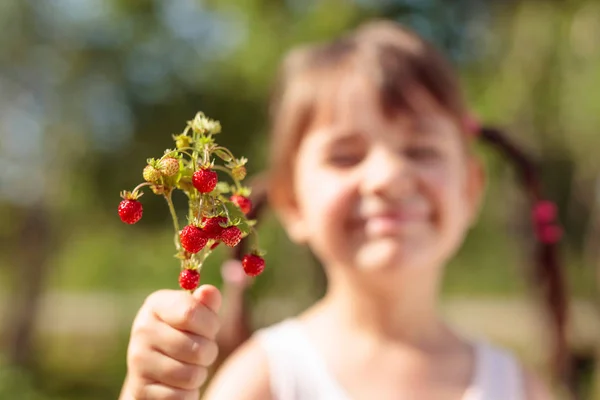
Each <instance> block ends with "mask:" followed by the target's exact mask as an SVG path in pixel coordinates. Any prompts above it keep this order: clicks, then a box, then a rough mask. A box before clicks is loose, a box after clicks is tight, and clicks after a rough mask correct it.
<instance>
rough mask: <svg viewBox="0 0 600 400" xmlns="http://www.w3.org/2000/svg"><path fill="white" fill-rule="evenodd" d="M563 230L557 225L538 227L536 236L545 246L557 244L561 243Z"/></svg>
mask: <svg viewBox="0 0 600 400" xmlns="http://www.w3.org/2000/svg"><path fill="white" fill-rule="evenodd" d="M562 235H563V230H562V228H561V227H560V226H558V225H556V224H548V225H541V226H538V228H537V232H536V236H537V238H538V240H539V241H540V242H542V243H544V244H555V243H558V242H559V241H560V239H561V238H562Z"/></svg>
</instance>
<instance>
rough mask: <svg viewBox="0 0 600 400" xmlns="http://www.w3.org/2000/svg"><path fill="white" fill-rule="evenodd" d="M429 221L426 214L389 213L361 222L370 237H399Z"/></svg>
mask: <svg viewBox="0 0 600 400" xmlns="http://www.w3.org/2000/svg"><path fill="white" fill-rule="evenodd" d="M427 221H428V216H427V215H426V214H424V213H389V214H377V215H373V216H369V217H366V218H364V219H362V220H361V223H360V225H362V227H363V229H364V230H365V232H366V234H367V235H368V236H375V237H378V236H397V235H398V234H402V233H407V232H409V231H410V230H411V229H414V228H417V227H419V226H422V225H423V224H424V223H426V222H427Z"/></svg>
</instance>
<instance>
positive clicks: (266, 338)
mask: <svg viewBox="0 0 600 400" xmlns="http://www.w3.org/2000/svg"><path fill="white" fill-rule="evenodd" d="M255 337H256V339H257V340H258V342H259V344H260V345H261V347H262V348H263V349H264V351H265V352H266V355H267V360H268V365H269V374H270V381H271V394H272V396H273V398H274V399H275V400H351V399H350V398H349V397H348V395H347V394H346V393H344V390H343V388H342V387H341V386H340V385H339V384H338V383H337V382H336V380H335V379H334V378H333V377H332V376H331V374H330V373H329V372H328V371H327V366H326V364H325V361H324V360H323V359H322V358H321V355H320V354H319V353H318V351H317V350H316V348H314V347H313V345H312V344H311V343H310V340H309V338H308V337H307V336H306V335H305V333H304V332H303V328H302V326H301V325H300V324H299V322H298V321H296V320H294V319H288V320H285V321H283V322H280V323H278V324H275V325H273V326H271V327H268V328H264V329H261V330H259V331H257V332H256V333H255ZM474 346H475V354H476V362H475V365H476V367H475V374H474V377H473V381H472V383H471V385H470V386H469V388H468V389H467V391H466V392H465V394H464V396H463V397H462V400H525V394H524V389H523V383H522V375H521V369H520V367H519V364H518V363H517V362H516V360H515V359H514V358H513V357H512V356H511V355H510V354H509V353H507V352H505V351H503V350H501V349H499V348H495V347H493V346H491V345H489V344H487V343H485V342H481V341H477V342H475V343H474Z"/></svg>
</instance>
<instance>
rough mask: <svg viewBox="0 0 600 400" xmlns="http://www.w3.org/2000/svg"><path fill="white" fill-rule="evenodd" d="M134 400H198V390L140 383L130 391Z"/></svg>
mask: <svg viewBox="0 0 600 400" xmlns="http://www.w3.org/2000/svg"><path fill="white" fill-rule="evenodd" d="M131 395H132V396H133V398H134V399H144V400H198V398H199V397H200V390H199V389H194V390H184V389H177V388H174V387H170V386H166V385H162V384H160V383H151V382H140V384H138V385H136V386H135V387H134V388H133V389H132V390H131Z"/></svg>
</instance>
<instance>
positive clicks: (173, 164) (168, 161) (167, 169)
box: [158, 157, 179, 176]
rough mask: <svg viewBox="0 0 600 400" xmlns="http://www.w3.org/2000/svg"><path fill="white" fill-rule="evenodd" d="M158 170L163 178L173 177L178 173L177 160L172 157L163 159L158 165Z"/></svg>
mask: <svg viewBox="0 0 600 400" xmlns="http://www.w3.org/2000/svg"><path fill="white" fill-rule="evenodd" d="M158 169H159V171H160V172H161V173H163V174H165V176H173V175H176V174H177V173H178V172H179V160H178V159H176V158H174V157H165V158H163V159H162V160H160V162H159V163H158Z"/></svg>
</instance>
